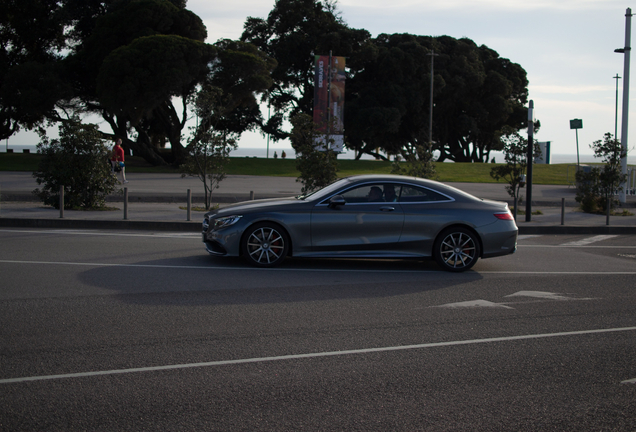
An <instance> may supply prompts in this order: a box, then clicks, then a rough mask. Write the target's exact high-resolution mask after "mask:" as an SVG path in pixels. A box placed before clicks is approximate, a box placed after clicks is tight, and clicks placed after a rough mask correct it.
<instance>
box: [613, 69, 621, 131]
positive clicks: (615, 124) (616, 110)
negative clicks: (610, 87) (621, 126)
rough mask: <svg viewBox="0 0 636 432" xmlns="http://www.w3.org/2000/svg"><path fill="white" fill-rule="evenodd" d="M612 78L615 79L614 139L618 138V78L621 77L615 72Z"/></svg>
mask: <svg viewBox="0 0 636 432" xmlns="http://www.w3.org/2000/svg"><path fill="white" fill-rule="evenodd" d="M614 79H615V80H616V108H615V110H614V139H615V140H616V139H618V80H619V79H621V77H619V76H618V74H616V76H615V77H614Z"/></svg>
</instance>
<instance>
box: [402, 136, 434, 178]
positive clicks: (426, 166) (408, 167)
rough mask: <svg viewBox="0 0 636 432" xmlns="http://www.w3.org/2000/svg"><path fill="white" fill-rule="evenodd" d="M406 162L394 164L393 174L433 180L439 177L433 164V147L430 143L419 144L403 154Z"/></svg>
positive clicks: (410, 147)
mask: <svg viewBox="0 0 636 432" xmlns="http://www.w3.org/2000/svg"><path fill="white" fill-rule="evenodd" d="M402 155H405V158H406V159H405V162H404V163H401V162H399V161H397V160H396V161H395V162H393V166H392V167H391V174H399V175H407V176H412V177H419V178H427V179H432V178H435V176H436V175H437V171H436V169H435V163H434V162H433V145H432V143H430V142H424V143H417V144H413V145H412V146H409V147H408V149H405V150H404V151H403V152H402Z"/></svg>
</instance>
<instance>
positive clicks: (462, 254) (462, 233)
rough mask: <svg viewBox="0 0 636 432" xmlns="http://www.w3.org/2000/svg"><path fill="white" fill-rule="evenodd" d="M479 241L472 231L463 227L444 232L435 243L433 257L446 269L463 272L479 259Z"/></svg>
mask: <svg viewBox="0 0 636 432" xmlns="http://www.w3.org/2000/svg"><path fill="white" fill-rule="evenodd" d="M479 254H480V253H479V240H478V239H477V236H476V235H475V234H474V233H472V232H471V231H470V230H468V229H466V228H462V227H455V228H449V229H447V230H445V231H443V232H442V233H441V234H440V235H439V237H438V238H437V241H436V242H435V246H434V250H433V256H434V257H435V261H437V263H438V264H439V265H440V266H441V267H442V268H443V269H444V270H448V271H452V272H462V271H466V270H468V269H470V268H471V267H472V266H474V265H475V263H476V262H477V259H478V258H479Z"/></svg>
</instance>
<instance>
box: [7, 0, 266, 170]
mask: <svg viewBox="0 0 636 432" xmlns="http://www.w3.org/2000/svg"><path fill="white" fill-rule="evenodd" d="M29 5H31V6H34V9H35V10H37V11H39V12H41V14H40V15H42V20H45V19H47V21H46V22H44V23H43V27H44V28H46V29H48V31H46V32H45V31H41V32H40V33H41V34H39V38H23V37H21V35H22V34H23V33H28V31H27V30H25V29H22V28H21V27H20V26H21V25H22V23H23V22H28V21H29V20H28V19H27V17H29V14H28V10H27V9H26V8H27V6H29ZM185 5H186V2H185V0H103V1H99V0H87V1H83V0H65V1H52V0H51V1H48V0H20V1H19V0H9V3H8V4H6V5H5V4H3V6H2V8H4V9H5V10H6V11H7V14H6V15H2V17H3V18H1V19H2V20H3V22H2V27H0V30H1V31H0V38H1V41H2V48H4V49H3V51H2V52H1V53H0V78H1V79H2V82H1V83H0V121H1V123H0V133H2V135H3V136H5V137H6V136H9V135H11V134H13V133H15V132H16V131H18V130H19V128H20V127H27V128H32V127H34V126H37V125H39V124H43V123H44V122H45V121H68V118H66V119H65V118H64V116H63V115H64V114H68V116H70V115H71V114H96V115H99V116H102V117H103V118H104V119H105V121H106V122H107V123H108V124H109V125H110V127H111V129H112V136H118V137H121V138H122V139H123V140H124V148H129V149H132V150H133V151H134V152H135V153H136V154H138V155H141V156H143V157H144V158H145V159H146V160H148V161H149V162H151V163H153V164H157V165H158V164H165V163H167V162H168V161H169V160H173V161H176V162H181V161H183V159H184V158H185V155H186V151H185V145H184V143H183V142H182V132H183V129H184V127H185V125H186V122H187V121H188V120H189V119H190V118H191V116H192V114H191V112H190V107H191V104H192V103H193V102H194V101H195V100H196V94H197V93H198V92H199V91H202V89H205V88H206V86H207V87H209V85H210V83H215V82H216V83H217V84H218V83H219V82H221V81H223V85H222V86H221V87H218V88H219V89H220V91H221V92H222V93H227V95H226V96H225V97H226V99H228V98H236V97H237V96H236V95H237V94H239V93H241V92H242V96H241V98H240V103H235V104H234V106H233V108H234V109H236V110H238V113H234V114H233V113H231V112H230V111H228V110H227V108H228V107H227V106H225V108H224V109H225V111H224V123H223V124H222V125H221V124H217V125H216V126H217V127H221V126H222V127H227V128H230V129H231V131H232V132H233V133H236V134H240V133H242V132H243V131H245V130H247V129H250V128H252V127H254V126H255V125H259V124H260V123H262V121H263V119H262V117H261V115H260V110H259V109H258V101H257V100H256V98H255V96H254V94H256V93H259V92H262V91H264V90H266V89H267V87H268V86H269V85H271V80H270V77H269V75H270V72H271V69H272V68H273V67H274V66H275V61H273V60H272V59H270V58H268V57H267V56H264V55H262V54H260V53H258V52H257V50H256V49H253V48H248V47H247V46H246V44H239V43H238V42H237V43H236V44H231V43H229V42H227V41H220V42H218V43H217V44H214V45H211V44H207V43H205V42H204V41H205V39H206V37H207V30H206V28H205V26H204V25H203V22H202V21H201V19H200V18H199V17H198V16H197V15H195V14H194V13H192V12H191V11H189V10H187V9H185ZM36 6H37V7H36ZM0 11H2V12H4V11H3V10H1V9H0ZM46 12H48V15H47V13H46ZM38 16H39V15H38ZM7 17H8V18H7ZM54 17H59V18H58V19H56V20H54V19H53V18H54ZM54 30H55V31H54ZM36 32H37V29H36ZM31 39H34V40H35V41H38V42H39V43H40V45H37V44H35V43H33V41H31ZM226 51H227V52H226ZM232 78H234V79H235V80H240V81H241V83H242V84H241V85H238V84H237V82H232ZM250 92H251V96H252V97H251V98H250V97H248V95H246V94H247V93H250ZM209 110H212V108H209ZM166 141H167V142H169V143H170V147H171V153H172V156H171V157H170V158H169V159H166V158H165V152H161V151H160V148H161V147H162V146H164V145H165V143H166Z"/></svg>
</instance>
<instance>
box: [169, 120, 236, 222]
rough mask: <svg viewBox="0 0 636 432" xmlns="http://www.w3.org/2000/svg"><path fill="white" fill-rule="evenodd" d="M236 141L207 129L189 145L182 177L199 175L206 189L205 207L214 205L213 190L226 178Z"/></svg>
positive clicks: (208, 208) (207, 208) (182, 167)
mask: <svg viewBox="0 0 636 432" xmlns="http://www.w3.org/2000/svg"><path fill="white" fill-rule="evenodd" d="M236 147H237V146H236V141H235V140H233V139H227V138H226V137H225V136H223V135H221V134H219V133H216V132H214V131H206V132H205V133H202V134H200V135H199V137H198V139H197V140H196V141H195V142H194V143H193V144H192V145H191V146H189V147H188V156H187V158H186V160H185V163H183V164H182V165H181V170H182V174H181V177H185V176H187V175H189V176H193V177H198V178H199V180H201V181H202V182H203V188H204V191H205V209H206V210H210V207H211V206H212V192H214V189H218V187H219V185H220V183H221V181H223V179H225V177H226V175H227V173H226V167H227V164H228V163H229V161H230V152H231V151H232V150H235V149H236Z"/></svg>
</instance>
